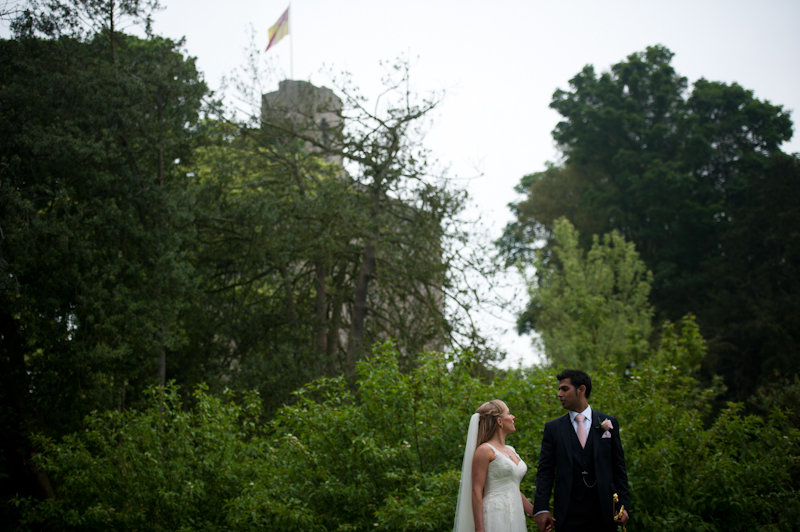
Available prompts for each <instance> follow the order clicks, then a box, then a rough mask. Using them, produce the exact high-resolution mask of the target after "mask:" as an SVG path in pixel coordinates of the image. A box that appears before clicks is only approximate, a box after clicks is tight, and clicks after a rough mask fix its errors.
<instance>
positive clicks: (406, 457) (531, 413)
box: [15, 319, 800, 531]
mask: <svg viewBox="0 0 800 532" xmlns="http://www.w3.org/2000/svg"><path fill="white" fill-rule="evenodd" d="M701 355H702V340H700V337H699V335H698V334H697V330H696V327H695V326H694V322H693V321H692V320H691V319H688V320H686V321H685V323H684V326H683V328H682V330H681V331H680V332H677V331H675V330H674V329H673V328H671V327H667V329H666V330H665V332H664V334H663V337H662V341H661V345H660V348H659V349H658V351H657V352H656V353H654V354H653V355H652V356H651V357H650V359H649V361H648V362H646V363H644V364H642V365H641V366H640V367H638V368H636V369H635V370H634V371H633V372H632V374H631V375H630V376H627V377H623V376H620V375H619V374H618V373H615V372H614V371H612V370H611V368H610V367H608V368H605V369H601V370H599V371H597V372H595V375H594V376H593V377H594V383H595V384H594V391H593V393H592V397H591V401H590V403H591V404H592V406H593V407H594V408H596V409H598V410H601V411H604V412H607V413H610V414H614V415H616V416H618V418H619V420H620V424H621V427H620V430H621V431H622V438H623V445H624V446H625V450H626V457H627V463H628V471H629V478H630V482H631V492H632V500H631V504H632V507H633V508H632V510H633V511H632V513H631V517H632V521H631V523H630V527H629V528H630V530H632V531H634V530H679V529H680V530H687V529H692V530H713V531H735V530H750V531H752V530H756V529H758V530H787V531H789V530H797V529H798V522H799V520H800V502H798V497H797V487H798V480H797V479H798V473H799V472H800V463H798V455H799V454H800V431H798V430H796V429H793V428H791V427H790V426H789V425H788V424H787V423H786V416H787V412H781V411H778V410H775V411H772V412H771V414H770V415H769V416H766V417H765V418H761V417H755V416H745V415H743V414H742V408H741V406H740V405H737V404H730V405H729V406H728V407H727V408H726V409H724V410H723V411H722V412H720V413H719V414H718V415H716V416H715V417H714V420H713V422H712V423H710V426H709V424H708V423H707V420H708V419H709V417H710V416H711V412H710V407H709V400H710V399H711V398H712V397H713V396H714V393H713V392H712V391H709V390H705V391H704V390H701V389H700V388H699V387H698V383H697V382H696V381H695V380H694V379H693V378H692V377H691V376H690V374H691V371H692V370H693V369H694V368H695V366H696V364H697V363H698V362H699V356H701ZM397 356H398V355H397V353H396V352H395V351H394V350H393V348H392V346H391V345H384V346H380V347H379V348H376V350H375V352H374V354H373V356H372V357H371V358H370V359H369V360H367V361H364V362H361V363H360V366H359V377H360V380H359V381H358V382H357V385H356V387H355V389H354V390H353V389H351V388H349V387H348V386H347V385H346V383H345V381H344V380H342V379H323V380H319V381H316V382H315V383H313V384H310V385H308V386H305V387H304V388H302V389H301V390H299V391H298V392H296V394H295V399H296V400H295V402H294V404H292V405H291V406H286V407H284V408H283V409H281V410H280V411H279V412H278V414H277V415H276V417H275V418H274V419H272V420H271V421H270V422H268V423H267V424H261V423H259V421H258V419H259V414H260V403H259V400H258V398H257V397H256V396H255V395H247V396H243V397H238V398H236V400H234V397H232V395H231V394H226V395H225V396H223V397H215V396H212V395H209V394H208V393H207V392H206V391H205V390H204V389H203V388H198V389H197V390H196V391H195V393H194V401H193V402H192V405H191V407H186V408H183V407H182V405H181V403H180V399H179V394H178V393H177V391H176V389H175V388H168V389H167V390H163V391H158V390H154V391H152V392H151V401H150V406H149V408H148V409H147V410H145V411H142V412H126V413H115V412H108V413H104V414H96V415H92V416H90V417H89V418H87V420H86V424H85V429H84V431H83V432H78V433H76V434H74V435H72V436H70V437H68V438H65V439H64V440H62V441H60V442H54V441H49V440H44V439H43V440H41V441H40V444H41V446H42V447H43V452H42V453H41V454H39V455H38V456H37V457H36V460H37V465H38V466H39V467H40V468H42V469H43V470H45V471H47V472H48V473H49V474H50V475H51V476H52V477H53V478H54V479H55V481H56V483H57V486H58V493H59V496H58V498H56V499H53V500H46V501H43V502H35V501H32V500H16V501H15V503H16V504H17V505H18V506H19V507H20V509H21V511H22V513H23V520H22V521H21V526H22V527H23V528H25V527H27V528H38V527H39V526H40V525H42V524H47V525H50V526H51V527H52V528H53V529H58V530H111V529H113V530H138V531H150V530H209V531H210V530H280V531H300V530H303V531H305V530H319V531H333V530H339V531H346V530H409V531H411V530H414V531H416V530H420V531H422V530H450V529H451V528H452V517H453V514H454V511H455V500H456V494H457V491H458V477H459V472H460V467H461V453H462V448H463V444H464V438H465V435H466V428H467V424H468V420H469V416H470V414H471V413H472V412H473V411H474V410H475V408H476V407H477V406H478V405H479V404H480V403H482V402H483V401H485V400H488V399H491V398H500V399H503V400H504V401H506V402H507V403H508V404H509V406H510V407H511V409H512V412H513V413H514V414H515V415H516V416H517V417H518V423H517V427H518V432H517V433H516V434H514V435H512V436H511V438H510V441H509V443H510V444H511V445H514V446H515V447H516V448H517V450H518V451H519V452H520V454H521V455H522V456H523V458H524V459H525V461H526V462H527V464H528V466H529V472H528V475H527V477H526V478H525V481H524V482H523V490H524V491H525V492H526V493H527V494H528V495H529V496H531V495H532V494H533V491H534V484H535V477H536V471H535V470H536V464H537V458H538V451H539V444H540V440H541V434H542V429H543V426H544V422H545V421H546V420H548V419H551V418H553V417H556V416H559V415H562V414H563V410H562V409H561V407H560V405H558V403H557V401H556V400H555V392H556V381H555V378H554V372H553V371H550V370H544V369H531V370H524V371H512V372H509V373H508V374H507V375H505V376H503V377H502V378H497V379H495V380H494V382H493V383H491V384H485V383H483V382H481V381H480V380H479V379H477V378H474V377H472V376H470V373H469V368H468V363H466V362H464V361H461V360H459V359H454V358H452V357H448V356H446V355H442V354H437V353H429V354H426V355H425V356H423V357H421V359H420V365H419V367H418V368H417V369H416V370H414V371H413V372H411V373H407V374H406V373H402V372H401V371H400V370H399V366H398V362H397ZM529 529H530V530H535V526H534V524H533V521H529Z"/></svg>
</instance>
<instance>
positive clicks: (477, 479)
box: [472, 445, 494, 532]
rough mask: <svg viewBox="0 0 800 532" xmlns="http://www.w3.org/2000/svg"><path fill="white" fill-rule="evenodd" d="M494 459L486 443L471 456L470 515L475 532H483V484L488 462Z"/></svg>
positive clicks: (492, 452)
mask: <svg viewBox="0 0 800 532" xmlns="http://www.w3.org/2000/svg"><path fill="white" fill-rule="evenodd" d="M493 459H494V451H492V449H491V448H490V447H489V446H488V445H481V446H480V447H478V448H477V449H475V456H474V457H473V458H472V516H473V518H474V519H475V532H483V486H484V484H486V473H487V472H488V471H489V462H491V461H492V460H493Z"/></svg>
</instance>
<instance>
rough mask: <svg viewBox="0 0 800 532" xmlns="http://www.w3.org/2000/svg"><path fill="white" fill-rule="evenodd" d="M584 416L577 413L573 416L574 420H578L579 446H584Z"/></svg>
mask: <svg viewBox="0 0 800 532" xmlns="http://www.w3.org/2000/svg"><path fill="white" fill-rule="evenodd" d="M584 419H586V416H584V415H583V414H578V415H577V416H575V421H577V422H578V441H579V442H581V447H582V448H584V449H585V448H586V427H584V426H583V420H584Z"/></svg>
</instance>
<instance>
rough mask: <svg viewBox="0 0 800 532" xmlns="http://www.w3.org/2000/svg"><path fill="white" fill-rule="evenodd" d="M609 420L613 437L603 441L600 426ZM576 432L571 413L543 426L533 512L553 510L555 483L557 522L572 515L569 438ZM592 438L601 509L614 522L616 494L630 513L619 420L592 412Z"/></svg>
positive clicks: (610, 521) (554, 514)
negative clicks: (570, 416)
mask: <svg viewBox="0 0 800 532" xmlns="http://www.w3.org/2000/svg"><path fill="white" fill-rule="evenodd" d="M606 419H610V420H611V424H612V425H613V427H614V428H613V429H611V431H610V432H611V437H610V438H603V437H602V436H603V432H604V431H603V429H602V428H601V427H600V424H601V423H602V422H603V421H605V420H606ZM574 435H575V429H574V428H573V426H572V422H571V421H570V419H569V414H566V415H564V416H561V417H559V418H556V419H554V420H552V421H548V422H547V423H545V426H544V436H543V437H542V449H541V452H540V453H539V470H538V471H537V473H536V496H535V498H534V502H533V512H534V514H535V513H538V512H541V511H544V510H548V511H549V509H550V493H551V491H552V489H553V482H554V481H555V485H556V491H555V508H554V512H553V517H555V518H556V520H557V522H558V520H559V519H560V520H561V522H562V523H563V522H564V519H565V518H566V516H567V514H568V513H569V503H570V491H571V490H572V459H573V456H572V454H573V453H572V445H571V443H570V442H571V440H570V438H574V437H575V436H574ZM587 438H592V449H593V450H594V468H595V476H596V478H597V489H598V495H599V496H600V508H601V509H602V512H603V516H604V519H605V518H607V519H608V522H609V523H612V522H613V518H612V515H613V513H612V512H613V504H614V500H613V494H614V493H616V494H617V495H618V496H619V503H618V504H617V510H618V509H619V505H620V504H624V505H625V509H626V510H628V512H630V494H629V492H628V473H627V471H626V470H625V455H624V454H623V452H622V441H621V440H620V437H619V423H618V422H617V418H615V417H612V416H607V415H606V414H603V413H602V412H598V411H597V410H594V409H593V410H592V428H591V430H590V431H589V434H588V435H587Z"/></svg>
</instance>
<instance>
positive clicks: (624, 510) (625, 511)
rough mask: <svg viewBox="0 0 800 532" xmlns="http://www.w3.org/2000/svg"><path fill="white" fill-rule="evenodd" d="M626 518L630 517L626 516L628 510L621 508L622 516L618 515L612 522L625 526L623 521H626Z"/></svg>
mask: <svg viewBox="0 0 800 532" xmlns="http://www.w3.org/2000/svg"><path fill="white" fill-rule="evenodd" d="M628 519H630V517H628V510H626V509H625V508H623V509H622V517H620V518H619V519H614V522H615V523H617V524H619V525H622V526H625V523H627V522H628Z"/></svg>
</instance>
